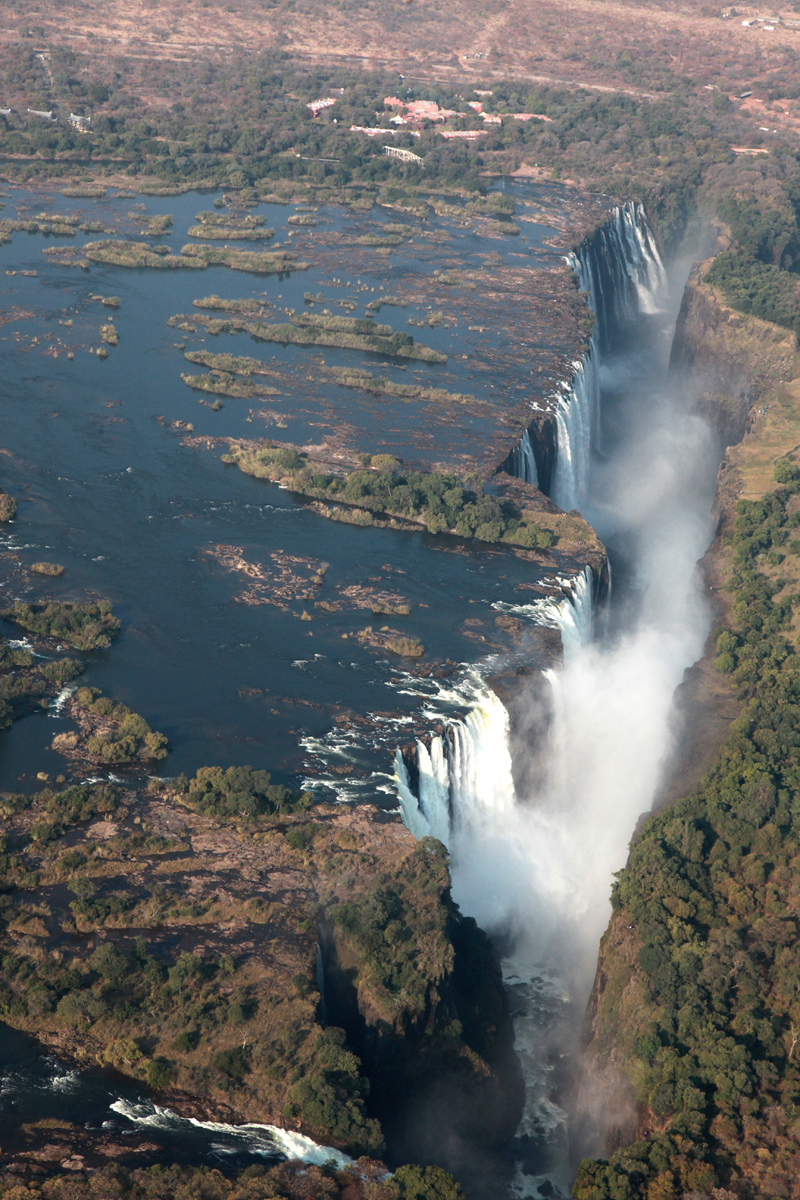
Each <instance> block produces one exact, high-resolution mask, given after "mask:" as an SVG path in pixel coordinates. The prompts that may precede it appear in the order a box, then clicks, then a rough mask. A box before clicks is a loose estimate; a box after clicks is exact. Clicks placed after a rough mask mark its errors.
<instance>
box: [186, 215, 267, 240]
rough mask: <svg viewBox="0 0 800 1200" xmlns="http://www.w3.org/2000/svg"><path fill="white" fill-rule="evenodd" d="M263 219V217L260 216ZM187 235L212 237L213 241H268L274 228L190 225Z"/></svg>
mask: <svg viewBox="0 0 800 1200" xmlns="http://www.w3.org/2000/svg"><path fill="white" fill-rule="evenodd" d="M262 219H263V218H262ZM187 232H188V234H189V237H193V238H212V239H213V240H215V241H222V242H235V241H237V240H240V241H244V240H245V239H246V240H247V241H268V240H269V239H270V238H273V237H275V230H274V229H258V228H256V227H255V226H250V225H211V224H208V225H190V226H189V229H188V231H187Z"/></svg>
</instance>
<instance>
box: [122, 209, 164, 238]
mask: <svg viewBox="0 0 800 1200" xmlns="http://www.w3.org/2000/svg"><path fill="white" fill-rule="evenodd" d="M131 215H132V216H133V217H134V218H136V217H137V215H138V214H137V213H132V214H131ZM145 221H146V222H147V232H148V234H149V235H150V237H161V236H162V234H165V233H167V232H168V231H169V230H170V229H171V228H172V225H173V220H172V216H171V215H170V214H169V213H158V214H156V215H155V216H152V217H145Z"/></svg>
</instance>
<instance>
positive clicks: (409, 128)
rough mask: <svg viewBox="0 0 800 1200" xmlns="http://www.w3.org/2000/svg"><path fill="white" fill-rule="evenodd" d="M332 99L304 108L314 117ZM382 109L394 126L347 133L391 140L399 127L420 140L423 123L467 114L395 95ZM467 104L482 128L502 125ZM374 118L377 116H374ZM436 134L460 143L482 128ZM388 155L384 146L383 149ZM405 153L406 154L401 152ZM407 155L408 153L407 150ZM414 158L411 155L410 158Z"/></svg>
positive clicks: (524, 117) (521, 117)
mask: <svg viewBox="0 0 800 1200" xmlns="http://www.w3.org/2000/svg"><path fill="white" fill-rule="evenodd" d="M493 94H494V93H493V92H490V91H478V90H477V89H476V91H475V95H476V96H481V97H482V98H485V97H487V96H492V95H493ZM335 103H336V100H335V98H333V97H331V96H328V97H326V98H325V99H320V100H312V101H311V102H310V103H309V104H308V105H307V106H306V107H307V108H310V109H311V112H312V113H313V115H314V116H316V115H317V113H318V112H320V111H321V110H322V109H323V108H330V106H331V105H332V104H335ZM383 103H384V107H385V108H391V109H396V110H397V111H396V112H395V114H394V116H392V117H390V118H389V124H390V125H393V126H395V128H393V129H387V128H386V127H385V126H380V125H351V126H350V132H351V133H363V134H364V136H365V137H369V138H376V137H394V136H395V135H396V134H397V133H398V132H400V130H401V128H402V131H403V132H404V133H409V134H411V136H412V137H420V136H421V129H420V127H421V126H422V123H423V121H433V122H435V123H437V124H439V123H440V122H443V121H449V120H450V119H451V118H452V117H465V116H468V115H470V114H468V113H466V112H464V111H460V112H459V111H456V109H453V108H440V107H439V105H438V104H437V102H436V101H435V100H401V99H400V97H399V96H385V97H384V101H383ZM467 105H468V107H469V108H471V109H472V111H473V112H475V113H477V114H478V115H479V116H480V117H481V119H482V120H483V123H484V125H502V123H503V117H502V116H500V115H498V114H497V113H488V112H484V109H483V99H481V100H468V101H467ZM375 115H376V116H378V115H379V114H378V113H376V114H375ZM506 119H510V120H514V121H550V120H551V119H552V118H550V117H546V116H545V115H544V114H543V113H508V114H507V115H506ZM437 132H438V133H439V134H440V135H441V137H443V138H447V139H456V140H458V141H463V142H474V141H476V140H477V139H478V138H480V137H484V136H485V133H486V130H485V129H439V130H437ZM384 149H385V150H386V152H387V153H389V149H388V147H384ZM392 153H393V154H394V155H395V157H398V158H399V157H402V156H401V154H400V152H399V151H397V152H395V151H392ZM404 153H406V152H404ZM407 153H411V152H410V151H408V152H407ZM412 157H414V156H412Z"/></svg>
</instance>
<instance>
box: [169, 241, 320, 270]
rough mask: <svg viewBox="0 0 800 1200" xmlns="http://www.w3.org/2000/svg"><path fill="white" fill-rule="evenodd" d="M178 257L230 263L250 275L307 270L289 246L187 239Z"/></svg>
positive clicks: (211, 263)
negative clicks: (262, 247)
mask: <svg viewBox="0 0 800 1200" xmlns="http://www.w3.org/2000/svg"><path fill="white" fill-rule="evenodd" d="M181 257H182V258H188V259H189V261H190V262H191V263H192V265H198V260H199V263H200V264H202V265H203V266H204V267H208V266H214V267H230V268H231V270H233V271H250V272H251V273H252V274H254V275H283V274H285V273H288V272H289V271H307V270H308V263H304V262H298V261H297V255H296V254H292V252H291V251H290V250H273V251H265V252H262V251H258V250H230V249H229V248H228V247H227V246H207V245H205V244H204V243H203V242H201V243H200V245H199V246H198V245H194V244H193V243H189V244H188V245H186V246H184V247H183V248H182V250H181Z"/></svg>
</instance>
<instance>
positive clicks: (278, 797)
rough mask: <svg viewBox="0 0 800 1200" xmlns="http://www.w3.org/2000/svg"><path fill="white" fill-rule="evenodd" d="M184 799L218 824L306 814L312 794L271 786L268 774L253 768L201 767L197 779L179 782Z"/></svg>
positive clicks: (273, 784) (274, 784)
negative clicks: (226, 821) (218, 822)
mask: <svg viewBox="0 0 800 1200" xmlns="http://www.w3.org/2000/svg"><path fill="white" fill-rule="evenodd" d="M176 786H177V790H178V792H179V794H180V796H181V799H182V800H183V801H184V803H185V804H188V805H189V807H190V808H194V809H196V810H197V811H198V812H201V813H203V814H204V815H205V816H209V817H216V818H217V819H218V820H231V819H236V820H245V821H251V820H257V819H258V818H262V817H271V816H276V815H286V814H289V813H295V812H304V811H305V810H306V809H308V808H310V807H311V804H312V802H313V797H312V795H311V793H310V792H305V791H301V790H299V789H298V790H294V791H293V790H292V789H291V788H287V787H284V785H283V784H280V783H272V782H271V777H270V775H269V773H268V772H267V771H254V770H253V768H252V767H229V768H228V769H227V771H223V769H222V768H221V767H201V769H200V770H199V771H198V772H197V774H196V775H195V777H194V779H191V780H187V779H186V778H185V777H181V778H180V779H179V780H177V781H176Z"/></svg>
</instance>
